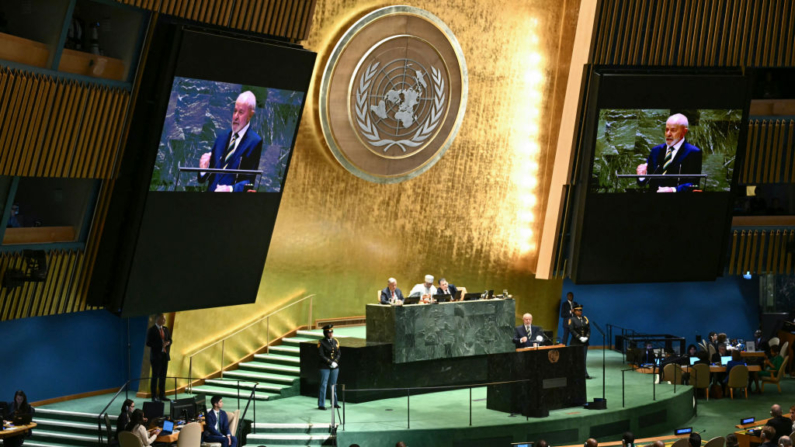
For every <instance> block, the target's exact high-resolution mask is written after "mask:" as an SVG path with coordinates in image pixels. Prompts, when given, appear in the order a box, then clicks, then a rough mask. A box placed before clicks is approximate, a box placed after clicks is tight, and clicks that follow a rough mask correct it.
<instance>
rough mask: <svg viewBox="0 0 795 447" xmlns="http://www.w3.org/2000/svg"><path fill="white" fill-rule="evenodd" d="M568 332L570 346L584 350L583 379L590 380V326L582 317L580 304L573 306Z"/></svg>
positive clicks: (586, 318) (585, 318)
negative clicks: (584, 366) (588, 363)
mask: <svg viewBox="0 0 795 447" xmlns="http://www.w3.org/2000/svg"><path fill="white" fill-rule="evenodd" d="M569 332H570V333H571V346H582V347H583V349H585V357H584V358H585V360H586V368H585V378H586V379H590V378H591V376H590V375H588V367H587V359H588V341H589V340H590V338H591V324H590V323H589V322H588V317H584V316H583V315H582V304H576V303H575V304H574V315H573V316H572V317H571V318H569Z"/></svg>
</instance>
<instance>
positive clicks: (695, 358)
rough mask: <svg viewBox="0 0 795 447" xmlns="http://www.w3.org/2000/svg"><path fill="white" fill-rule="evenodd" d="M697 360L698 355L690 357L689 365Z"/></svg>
mask: <svg viewBox="0 0 795 447" xmlns="http://www.w3.org/2000/svg"><path fill="white" fill-rule="evenodd" d="M697 361H698V357H690V366H693V365H695V364H696V362H697Z"/></svg>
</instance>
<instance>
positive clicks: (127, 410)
mask: <svg viewBox="0 0 795 447" xmlns="http://www.w3.org/2000/svg"><path fill="white" fill-rule="evenodd" d="M133 411H135V402H134V401H133V400H132V399H125V400H124V402H123V403H122V404H121V413H120V414H119V418H118V419H116V439H119V433H121V432H123V431H127V425H128V424H129V423H130V417H131V416H132V413H133ZM144 421H146V418H144Z"/></svg>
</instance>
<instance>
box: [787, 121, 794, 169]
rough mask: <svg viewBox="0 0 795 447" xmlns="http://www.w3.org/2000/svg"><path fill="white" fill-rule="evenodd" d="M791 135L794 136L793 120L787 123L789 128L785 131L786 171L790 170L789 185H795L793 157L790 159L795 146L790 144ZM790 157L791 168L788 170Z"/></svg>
mask: <svg viewBox="0 0 795 447" xmlns="http://www.w3.org/2000/svg"><path fill="white" fill-rule="evenodd" d="M793 134H795V120H790V121H789V128H788V130H787V166H788V167H787V169H789V170H790V177H789V179H790V180H789V181H790V183H795V157H792V152H793V151H795V146H793V144H792V140H793V138H792V137H793ZM790 157H792V163H793V165H792V167H791V168H790V167H789V166H790V162H789V160H790Z"/></svg>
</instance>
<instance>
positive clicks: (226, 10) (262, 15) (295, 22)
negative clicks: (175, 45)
mask: <svg viewBox="0 0 795 447" xmlns="http://www.w3.org/2000/svg"><path fill="white" fill-rule="evenodd" d="M116 1H117V2H119V3H124V4H126V5H130V6H136V7H139V8H143V9H148V10H151V11H158V12H160V13H162V14H168V15H174V16H178V17H182V18H185V19H190V20H195V21H197V22H203V23H209V24H213V25H219V26H226V27H229V28H235V29H239V30H243V31H251V32H255V33H260V34H269V35H272V36H278V37H284V38H287V39H289V40H291V41H292V42H298V41H302V40H306V39H307V37H308V36H309V31H310V29H311V25H312V17H313V15H314V11H315V5H316V4H317V0H234V1H233V0H161V1H159V2H155V1H145V2H142V1H141V0H116ZM638 1H641V0H638ZM643 1H645V0H643Z"/></svg>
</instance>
